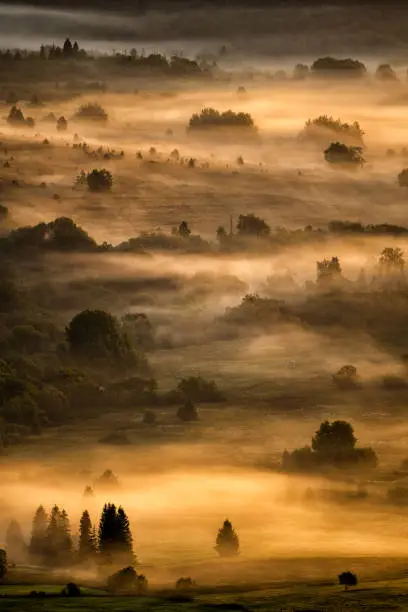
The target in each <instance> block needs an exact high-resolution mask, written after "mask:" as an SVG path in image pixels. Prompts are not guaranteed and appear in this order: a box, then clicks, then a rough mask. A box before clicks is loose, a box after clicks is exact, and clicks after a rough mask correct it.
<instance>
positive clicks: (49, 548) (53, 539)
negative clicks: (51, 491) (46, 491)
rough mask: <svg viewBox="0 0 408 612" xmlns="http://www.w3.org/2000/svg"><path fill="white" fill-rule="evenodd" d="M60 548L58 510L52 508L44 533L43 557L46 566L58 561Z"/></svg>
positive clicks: (56, 507) (54, 507)
mask: <svg viewBox="0 0 408 612" xmlns="http://www.w3.org/2000/svg"><path fill="white" fill-rule="evenodd" d="M59 547H60V510H59V508H58V506H53V508H52V510H51V514H50V517H49V520H48V525H47V529H46V532H45V555H46V559H45V560H46V563H47V565H54V564H55V563H56V562H57V561H58V556H59Z"/></svg>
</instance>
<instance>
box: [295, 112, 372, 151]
mask: <svg viewBox="0 0 408 612" xmlns="http://www.w3.org/2000/svg"><path fill="white" fill-rule="evenodd" d="M333 136H337V137H339V138H341V139H342V142H344V143H346V144H350V145H362V144H363V136H364V132H363V130H362V129H361V127H360V124H359V123H358V121H354V122H353V123H347V122H343V121H341V119H334V118H333V117H331V116H329V115H320V116H319V117H316V118H315V119H308V120H307V121H306V123H305V126H304V128H303V131H302V132H301V134H300V138H301V139H302V140H311V141H317V142H320V143H321V142H327V144H329V143H330V142H331V140H332V138H333Z"/></svg>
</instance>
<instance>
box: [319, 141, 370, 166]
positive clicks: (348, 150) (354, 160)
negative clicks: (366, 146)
mask: <svg viewBox="0 0 408 612" xmlns="http://www.w3.org/2000/svg"><path fill="white" fill-rule="evenodd" d="M361 151H362V149H361V147H353V146H350V147H348V146H347V145H345V144H342V143H340V142H332V143H331V145H330V146H329V147H328V149H326V150H325V151H324V158H325V160H326V161H327V163H329V164H333V165H338V166H345V167H357V166H363V165H364V164H365V159H364V157H363V155H362V152H361Z"/></svg>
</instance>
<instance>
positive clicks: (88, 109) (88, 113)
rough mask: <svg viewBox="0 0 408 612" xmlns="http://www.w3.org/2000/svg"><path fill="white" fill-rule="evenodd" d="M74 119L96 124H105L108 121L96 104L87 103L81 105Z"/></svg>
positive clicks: (106, 115)
mask: <svg viewBox="0 0 408 612" xmlns="http://www.w3.org/2000/svg"><path fill="white" fill-rule="evenodd" d="M74 119H79V120H81V121H93V122H96V123H106V122H107V121H108V119H109V117H108V114H107V112H106V111H105V110H104V109H103V108H102V106H101V105H100V104H98V102H88V103H87V104H82V106H80V107H79V108H78V110H77V111H76V113H75V115H74Z"/></svg>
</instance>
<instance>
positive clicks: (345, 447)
mask: <svg viewBox="0 0 408 612" xmlns="http://www.w3.org/2000/svg"><path fill="white" fill-rule="evenodd" d="M356 442H357V438H356V437H355V435H354V430H353V427H352V425H350V423H347V421H333V422H331V423H330V422H329V421H323V423H321V424H320V427H319V429H318V430H317V431H316V433H315V435H314V436H313V438H312V449H313V450H314V451H316V452H318V453H328V454H330V453H332V452H336V451H352V450H354V448H355V445H356Z"/></svg>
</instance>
